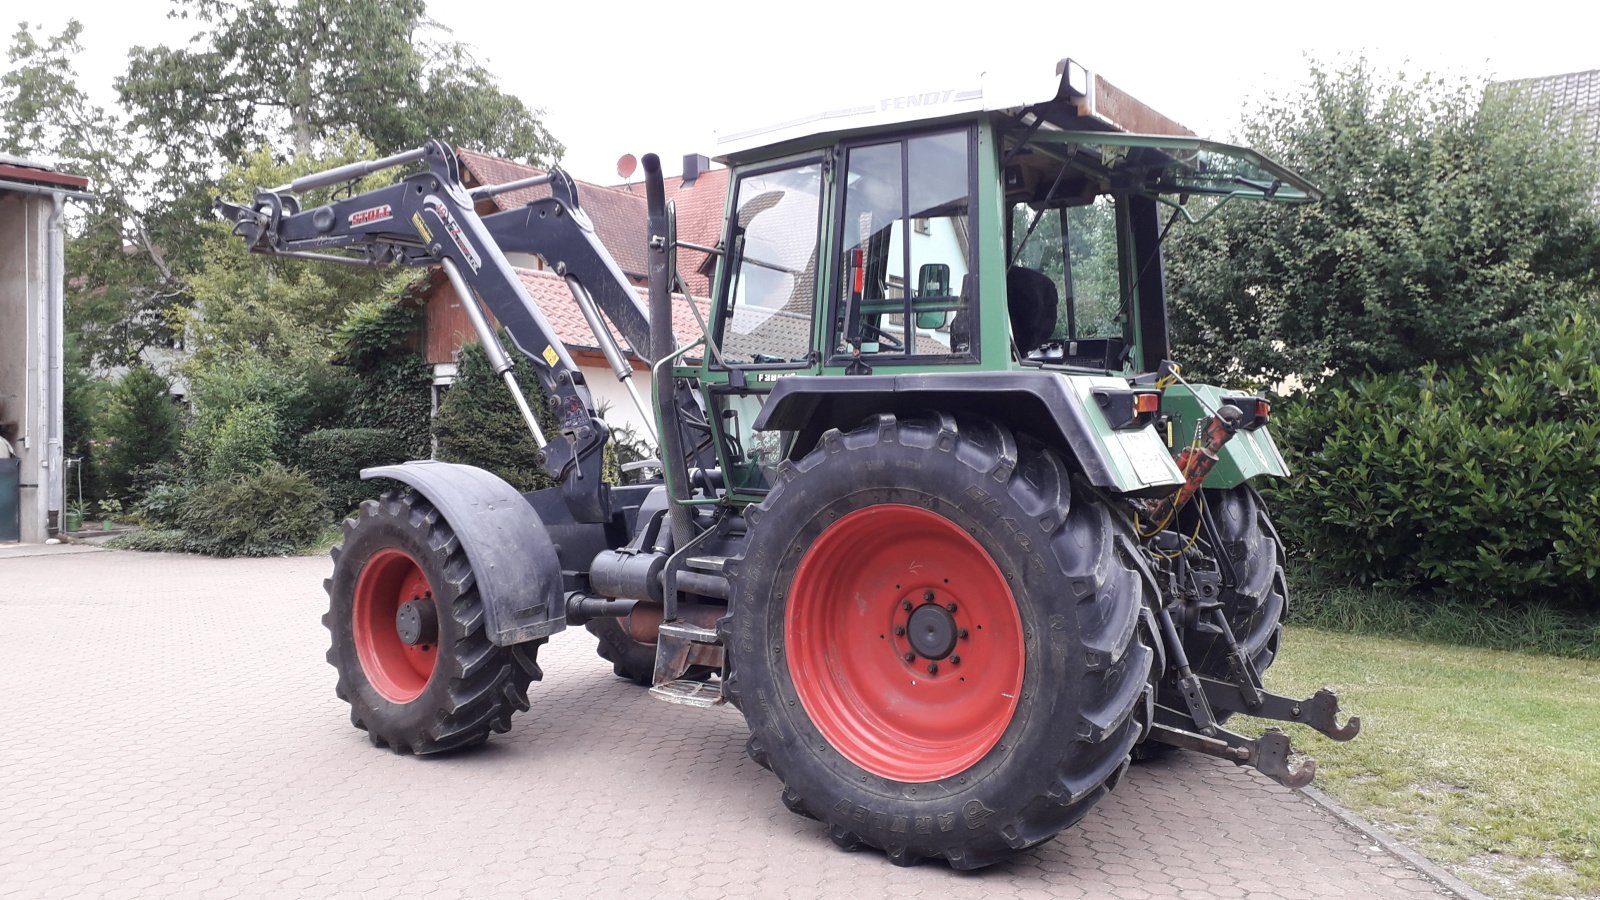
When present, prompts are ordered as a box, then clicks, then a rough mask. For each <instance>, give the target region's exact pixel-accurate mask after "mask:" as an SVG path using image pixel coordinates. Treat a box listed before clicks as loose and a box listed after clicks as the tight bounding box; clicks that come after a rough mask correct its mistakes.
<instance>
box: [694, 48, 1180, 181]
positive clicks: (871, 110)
mask: <svg viewBox="0 0 1600 900" xmlns="http://www.w3.org/2000/svg"><path fill="white" fill-rule="evenodd" d="M1024 110H1028V111H1032V112H1033V113H1034V114H1036V115H1038V116H1039V117H1040V118H1043V119H1045V120H1047V121H1050V122H1051V123H1052V124H1054V125H1056V126H1058V127H1061V128H1069V129H1074V130H1089V131H1118V132H1132V133H1138V134H1150V135H1168V136H1173V137H1195V136H1196V135H1195V133H1194V132H1192V131H1190V130H1189V129H1187V128H1185V127H1184V126H1182V125H1180V124H1179V123H1177V122H1176V121H1174V120H1172V119H1170V118H1168V117H1167V116H1164V115H1162V114H1161V113H1159V112H1157V111H1156V110H1154V109H1151V108H1150V107H1149V106H1147V105H1146V104H1144V103H1143V102H1141V101H1139V100H1138V99H1137V98H1135V97H1133V96H1131V95H1129V94H1128V93H1126V92H1124V91H1122V90H1121V89H1119V88H1117V87H1116V86H1115V85H1113V84H1111V83H1110V82H1109V81H1106V80H1105V79H1104V78H1102V77H1101V76H1100V75H1098V74H1096V73H1095V72H1093V71H1092V70H1090V69H1088V68H1086V67H1084V66H1083V65H1081V64H1079V63H1077V62H1075V61H1074V60H1072V59H1070V58H1068V59H1062V60H1060V61H1058V62H1057V63H1056V65H1055V69H1054V72H1053V73H1051V72H1049V71H1047V70H1044V69H1043V68H1042V67H1040V66H1037V65H1033V66H1028V67H1026V68H1008V69H1000V70H996V71H989V72H984V73H982V74H981V75H979V76H978V77H977V78H976V79H973V80H971V81H970V82H969V83H968V85H967V86H964V87H950V86H948V85H936V84H930V85H927V89H926V90H922V91H913V92H911V93H904V94H894V95H890V96H883V97H877V98H871V99H867V98H863V102H861V103H858V104H855V105H848V106H841V107H838V108H835V109H825V110H821V111H819V112H816V113H812V114H810V115H806V116H801V117H799V118H795V119H790V120H787V121H783V122H776V123H773V124H770V125H765V126H761V127H758V128H752V129H747V130H744V131H739V132H734V133H732V134H728V135H720V136H718V138H717V161H718V162H721V163H723V164H728V165H737V164H739V163H743V162H748V161H751V160H756V159H763V158H768V157H773V156H777V155H781V154H782V153H784V152H787V151H788V150H791V149H800V148H801V147H802V146H807V145H816V144H819V143H830V142H831V141H827V140H824V139H826V138H832V137H838V136H843V135H845V134H852V133H865V132H871V131H876V130H879V129H882V128H887V127H889V126H893V125H903V124H906V123H910V122H929V123H932V122H938V121H947V120H955V119H963V118H973V117H976V116H977V115H978V114H980V113H985V112H1007V113H1013V114H1020V113H1022V112H1023V111H1024Z"/></svg>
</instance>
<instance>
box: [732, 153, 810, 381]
mask: <svg viewBox="0 0 1600 900" xmlns="http://www.w3.org/2000/svg"><path fill="white" fill-rule="evenodd" d="M821 197H822V166H821V164H820V163H817V162H814V161H811V162H806V163H802V164H800V165H796V166H792V167H790V168H785V169H777V170H774V171H768V172H762V173H758V174H755V175H747V176H744V177H742V178H740V179H739V186H738V194H737V198H738V199H737V200H736V202H735V206H734V209H735V216H734V222H733V226H732V229H731V230H732V238H733V241H732V246H733V254H732V259H731V266H730V269H731V275H730V279H731V280H730V284H729V287H728V302H727V308H726V310H725V314H724V315H723V317H722V326H721V340H722V345H721V346H722V354H723V357H724V359H725V360H726V361H727V362H729V363H757V364H761V363H786V362H802V361H804V360H805V359H806V357H807V356H808V355H809V354H810V352H811V312H812V309H813V307H814V306H815V305H816V298H815V296H814V294H815V292H816V284H817V225H818V222H819V215H820V211H821Z"/></svg>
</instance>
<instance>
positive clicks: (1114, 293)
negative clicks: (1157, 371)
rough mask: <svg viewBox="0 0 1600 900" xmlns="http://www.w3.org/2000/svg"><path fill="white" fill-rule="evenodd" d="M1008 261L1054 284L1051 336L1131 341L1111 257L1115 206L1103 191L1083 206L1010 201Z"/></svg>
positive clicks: (1117, 272) (1114, 243) (1115, 263)
mask: <svg viewBox="0 0 1600 900" xmlns="http://www.w3.org/2000/svg"><path fill="white" fill-rule="evenodd" d="M1011 227H1012V233H1013V236H1014V237H1013V239H1014V240H1017V241H1020V242H1022V246H1021V249H1020V251H1019V250H1013V251H1012V254H1011V256H1012V264H1013V265H1015V266H1021V267H1023V268H1028V269H1033V270H1035V271H1037V272H1040V273H1041V274H1043V275H1044V276H1045V277H1047V278H1049V279H1050V281H1051V282H1053V283H1054V284H1055V288H1056V297H1057V306H1056V319H1055V331H1054V332H1053V333H1051V334H1050V338H1052V339H1054V340H1057V341H1074V340H1088V339H1093V338H1110V339H1114V340H1123V341H1131V333H1130V328H1131V323H1130V322H1129V321H1128V315H1127V309H1126V305H1125V304H1124V303H1123V290H1122V280H1121V272H1120V269H1119V268H1118V266H1119V263H1118V257H1117V211H1116V204H1115V201H1114V200H1113V199H1112V198H1111V197H1108V196H1105V195H1101V196H1099V197H1096V198H1095V200H1094V202H1093V203H1091V204H1088V205H1084V206H1073V207H1068V208H1066V209H1047V210H1044V211H1043V212H1040V213H1037V216H1036V214H1035V212H1034V211H1033V210H1032V209H1030V208H1029V207H1028V206H1027V205H1025V204H1017V205H1016V206H1014V207H1012V211H1011Z"/></svg>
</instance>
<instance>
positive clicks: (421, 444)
mask: <svg viewBox="0 0 1600 900" xmlns="http://www.w3.org/2000/svg"><path fill="white" fill-rule="evenodd" d="M353 382H354V384H353V387H352V389H351V392H350V394H349V397H348V403H349V414H348V416H347V418H346V424H348V425H349V426H351V427H355V428H382V429H385V430H387V431H390V432H393V433H394V434H395V435H396V436H397V437H398V439H399V441H400V444H401V446H402V447H403V448H404V451H403V453H402V454H401V455H402V456H404V457H407V458H410V459H421V458H424V457H426V456H428V454H429V450H430V443H431V437H432V435H431V433H430V430H429V428H430V426H431V425H432V421H433V398H432V391H433V367H432V366H430V365H428V363H427V361H426V360H424V359H423V358H422V357H420V356H418V355H417V354H415V353H401V354H398V355H395V356H392V357H390V358H388V359H385V360H383V361H381V362H376V363H374V364H373V365H372V366H371V367H370V368H368V369H365V370H363V371H362V372H361V373H360V375H359V376H357V377H356V378H354V379H353ZM502 390H504V388H503V387H502Z"/></svg>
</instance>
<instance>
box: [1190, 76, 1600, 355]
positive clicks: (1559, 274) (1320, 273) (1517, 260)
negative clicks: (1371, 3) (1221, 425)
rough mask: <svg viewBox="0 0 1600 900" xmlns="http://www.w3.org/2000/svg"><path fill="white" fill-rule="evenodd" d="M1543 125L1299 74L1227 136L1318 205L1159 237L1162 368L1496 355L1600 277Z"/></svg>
mask: <svg viewBox="0 0 1600 900" xmlns="http://www.w3.org/2000/svg"><path fill="white" fill-rule="evenodd" d="M1546 116H1547V108H1545V107H1542V106H1541V105H1540V104H1539V103H1536V102H1534V101H1533V99H1532V98H1530V97H1527V96H1525V95H1523V94H1520V93H1518V92H1515V91H1511V90H1496V91H1490V92H1487V93H1486V92H1485V91H1484V90H1483V89H1482V87H1481V86H1479V85H1474V84H1467V83H1450V82H1446V81H1443V80H1440V79H1436V78H1422V79H1419V80H1416V81H1411V80H1406V79H1404V78H1401V77H1389V78H1385V77H1382V76H1380V75H1379V73H1377V72H1375V71H1374V70H1373V68H1372V67H1371V66H1370V65H1369V64H1367V63H1365V62H1358V63H1355V64H1353V65H1351V66H1349V67H1346V68H1343V69H1337V70H1330V69H1327V68H1324V67H1322V66H1314V67H1313V68H1312V71H1311V78H1310V82H1309V84H1308V85H1307V86H1306V87H1304V88H1303V89H1301V90H1300V91H1299V92H1298V93H1295V94H1291V95H1289V96H1287V97H1282V98H1278V99H1275V100H1272V101H1269V102H1267V103H1266V104H1264V105H1263V106H1262V107H1260V108H1259V109H1257V110H1255V111H1254V112H1253V113H1252V114H1251V115H1249V116H1248V117H1247V118H1246V120H1245V122H1244V126H1243V139H1244V141H1245V142H1246V143H1248V144H1249V145H1251V146H1253V147H1256V148H1258V149H1260V150H1262V151H1263V152H1265V153H1267V154H1268V155H1269V156H1272V157H1273V158H1275V159H1277V160H1279V161H1281V162H1283V163H1286V164H1288V165H1289V166H1290V167H1291V168H1294V169H1296V170H1298V171H1300V172H1302V173H1304V174H1306V175H1307V176H1309V177H1310V178H1311V179H1312V181H1314V182H1316V183H1317V184H1318V185H1319V186H1321V187H1322V188H1323V189H1324V190H1325V191H1326V193H1327V198H1326V199H1325V200H1324V201H1323V202H1321V203H1318V204H1314V205H1310V206H1304V207H1285V206H1280V205H1275V204H1266V203H1245V202H1237V203H1233V204H1229V205H1228V206H1226V207H1224V208H1223V209H1221V210H1220V211H1219V212H1218V213H1217V214H1216V215H1215V216H1213V217H1212V218H1211V219H1209V220H1207V221H1206V222H1204V223H1202V224H1201V225H1199V226H1194V227H1188V228H1185V227H1179V228H1177V229H1174V232H1173V235H1172V237H1171V238H1170V239H1169V241H1168V246H1167V260H1168V280H1169V289H1170V291H1171V301H1172V328H1173V336H1174V341H1175V343H1176V344H1178V345H1179V347H1180V348H1181V349H1180V353H1181V359H1182V360H1184V361H1185V362H1186V363H1188V364H1189V367H1190V369H1191V371H1194V372H1198V373H1202V374H1206V375H1210V376H1212V377H1222V378H1230V379H1231V380H1236V381H1237V380H1241V379H1242V380H1251V381H1255V382H1257V383H1262V384H1267V385H1271V384H1274V383H1276V382H1278V381H1279V380H1280V379H1281V378H1283V377H1284V376H1286V375H1291V374H1293V375H1298V376H1301V377H1302V378H1305V379H1309V380H1313V381H1314V380H1317V379H1320V378H1322V377H1323V376H1324V374H1325V373H1326V372H1327V371H1328V370H1332V371H1333V372H1337V373H1344V374H1359V373H1360V372H1362V371H1364V370H1371V371H1373V372H1379V373H1382V372H1397V371H1403V370H1406V369H1408V368H1414V367H1415V366H1417V365H1419V364H1420V363H1422V362H1425V361H1430V360H1431V361H1436V362H1439V363H1441V364H1444V365H1453V364H1459V363H1463V362H1465V361H1466V360H1468V359H1469V358H1471V357H1472V356H1473V355H1475V354H1481V353H1487V352H1490V351H1493V350H1494V349H1496V348H1500V347H1506V346H1510V345H1512V344H1513V343H1515V341H1516V340H1517V339H1518V337H1519V336H1520V335H1521V334H1523V333H1524V332H1525V331H1528V330H1529V329H1531V328H1533V327H1535V326H1537V325H1538V324H1540V323H1541V322H1543V321H1545V320H1546V319H1547V318H1548V317H1549V316H1550V315H1551V314H1552V313H1551V310H1552V309H1560V308H1562V306H1563V303H1562V301H1563V300H1564V299H1565V298H1570V297H1572V296H1575V295H1577V294H1578V293H1581V292H1582V291H1584V290H1586V289H1588V288H1589V287H1590V286H1592V285H1593V284H1595V282H1596V277H1597V273H1600V228H1597V224H1596V217H1595V214H1594V211H1593V209H1592V207H1591V206H1590V204H1591V203H1592V201H1593V198H1594V196H1595V183H1596V177H1597V176H1596V165H1595V161H1594V160H1593V158H1592V157H1590V156H1589V155H1587V154H1586V153H1585V152H1584V149H1583V147H1582V145H1581V144H1580V143H1579V139H1578V136H1577V134H1576V133H1575V132H1572V131H1570V130H1569V131H1563V130H1562V129H1561V128H1560V127H1559V125H1557V126H1556V127H1552V126H1551V124H1550V123H1549V122H1548V121H1547V118H1546Z"/></svg>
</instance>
